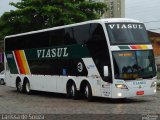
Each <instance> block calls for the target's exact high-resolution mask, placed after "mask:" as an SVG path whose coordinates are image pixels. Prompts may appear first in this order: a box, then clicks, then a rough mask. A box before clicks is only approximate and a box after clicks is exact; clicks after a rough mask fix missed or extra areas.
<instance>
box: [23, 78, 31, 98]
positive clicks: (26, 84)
mask: <svg viewBox="0 0 160 120" xmlns="http://www.w3.org/2000/svg"><path fill="white" fill-rule="evenodd" d="M24 92H25V93H26V94H28V95H29V94H31V88H30V83H29V81H28V80H26V82H25V83H24Z"/></svg>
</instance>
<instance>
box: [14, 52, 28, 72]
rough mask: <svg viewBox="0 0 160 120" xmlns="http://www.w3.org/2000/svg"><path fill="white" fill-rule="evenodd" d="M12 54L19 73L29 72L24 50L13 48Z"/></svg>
mask: <svg viewBox="0 0 160 120" xmlns="http://www.w3.org/2000/svg"><path fill="white" fill-rule="evenodd" d="M14 54H15V58H16V61H17V65H18V68H19V72H20V73H21V74H30V69H29V66H28V62H27V60H26V56H25V53H24V50H15V51H14Z"/></svg>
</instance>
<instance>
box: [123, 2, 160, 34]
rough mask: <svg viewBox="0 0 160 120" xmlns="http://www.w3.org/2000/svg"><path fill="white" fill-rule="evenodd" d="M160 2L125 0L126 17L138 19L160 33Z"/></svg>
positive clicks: (148, 27)
mask: <svg viewBox="0 0 160 120" xmlns="http://www.w3.org/2000/svg"><path fill="white" fill-rule="evenodd" d="M159 12H160V0H125V17H127V18H134V19H138V20H140V21H142V22H144V23H145V25H146V28H147V29H148V30H150V31H154V32H158V33H160V13H159Z"/></svg>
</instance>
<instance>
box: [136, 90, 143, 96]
mask: <svg viewBox="0 0 160 120" xmlns="http://www.w3.org/2000/svg"><path fill="white" fill-rule="evenodd" d="M136 94H137V95H144V91H137V92H136Z"/></svg>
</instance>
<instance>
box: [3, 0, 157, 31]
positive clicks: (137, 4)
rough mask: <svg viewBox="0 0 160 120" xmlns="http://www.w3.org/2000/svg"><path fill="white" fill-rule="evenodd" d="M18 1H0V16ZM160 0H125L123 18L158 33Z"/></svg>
mask: <svg viewBox="0 0 160 120" xmlns="http://www.w3.org/2000/svg"><path fill="white" fill-rule="evenodd" d="M17 1H20V0H0V16H1V15H2V14H3V13H4V12H5V11H10V10H15V8H14V7H13V6H10V5H9V2H17ZM159 11H160V0H125V17H127V18H133V19H138V20H140V21H142V22H144V23H145V25H146V28H147V29H148V30H151V31H154V32H158V33H160V14H159Z"/></svg>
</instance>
